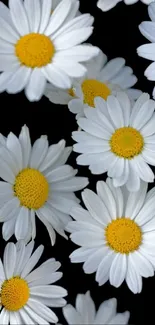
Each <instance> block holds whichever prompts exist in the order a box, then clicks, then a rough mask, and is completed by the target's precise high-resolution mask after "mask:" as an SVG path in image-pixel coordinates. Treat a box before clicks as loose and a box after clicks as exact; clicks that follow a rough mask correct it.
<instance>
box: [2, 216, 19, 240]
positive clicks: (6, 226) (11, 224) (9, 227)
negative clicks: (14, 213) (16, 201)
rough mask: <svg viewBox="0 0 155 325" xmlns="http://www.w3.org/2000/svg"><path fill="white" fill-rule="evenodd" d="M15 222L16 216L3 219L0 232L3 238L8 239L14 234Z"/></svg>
mask: <svg viewBox="0 0 155 325" xmlns="http://www.w3.org/2000/svg"><path fill="white" fill-rule="evenodd" d="M15 223H16V218H12V219H10V220H8V221H5V222H4V223H3V227H2V234H3V238H4V240H6V241H8V240H9V239H10V237H11V236H12V235H13V234H14V232H15Z"/></svg>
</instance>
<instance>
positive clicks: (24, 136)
mask: <svg viewBox="0 0 155 325" xmlns="http://www.w3.org/2000/svg"><path fill="white" fill-rule="evenodd" d="M19 141H20V145H21V150H22V160H23V168H26V167H27V165H28V163H29V158H30V153H31V139H30V134H29V129H28V127H27V126H26V125H24V126H23V127H22V130H21V133H20V135H19Z"/></svg>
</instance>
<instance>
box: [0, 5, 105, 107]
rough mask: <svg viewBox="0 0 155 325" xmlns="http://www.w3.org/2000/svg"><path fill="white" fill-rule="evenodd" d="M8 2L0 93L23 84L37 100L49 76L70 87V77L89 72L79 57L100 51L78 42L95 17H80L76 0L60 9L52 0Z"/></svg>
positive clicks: (0, 22)
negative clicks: (77, 15)
mask: <svg viewBox="0 0 155 325" xmlns="http://www.w3.org/2000/svg"><path fill="white" fill-rule="evenodd" d="M9 7H10V8H9V9H8V8H7V7H6V6H5V5H4V4H3V3H1V2H0V26H1V28H0V71H1V72H2V73H1V75H0V92H2V91H4V90H6V91H7V92H8V93H11V94H15V93H18V92H20V91H22V90H23V89H25V94H26V96H27V98H28V99H29V100H30V101H37V100H40V98H41V97H42V95H43V93H44V90H45V87H46V83H47V81H49V82H50V83H52V84H53V85H54V86H56V87H60V88H70V87H71V78H72V77H81V76H83V75H84V74H85V72H86V68H85V67H84V66H83V64H81V63H79V62H84V61H87V60H89V59H90V58H92V57H93V56H95V55H97V54H98V51H99V50H98V48H96V47H93V46H90V45H86V44H84V45H83V44H82V45H80V44H81V43H83V42H84V41H85V40H86V39H87V38H88V37H89V36H90V35H91V33H92V30H93V28H92V23H93V20H94V19H93V17H92V16H90V15H89V14H85V15H80V16H79V17H76V14H77V12H78V8H79V1H76V0H74V1H73V0H62V1H60V3H59V4H58V5H57V6H56V9H54V8H53V7H52V0H42V1H40V0H24V1H23V0H10V1H9ZM53 9H54V10H53ZM52 10H53V11H52ZM51 13H52V14H51Z"/></svg>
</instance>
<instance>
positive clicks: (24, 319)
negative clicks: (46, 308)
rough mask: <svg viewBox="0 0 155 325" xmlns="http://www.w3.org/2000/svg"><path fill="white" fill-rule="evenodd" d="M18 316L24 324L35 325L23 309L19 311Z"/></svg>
mask: <svg viewBox="0 0 155 325" xmlns="http://www.w3.org/2000/svg"><path fill="white" fill-rule="evenodd" d="M19 315H20V317H21V319H22V322H23V323H24V324H30V325H34V324H35V321H34V320H33V319H32V318H31V317H30V316H29V315H28V313H27V311H25V308H22V309H20V310H19Z"/></svg>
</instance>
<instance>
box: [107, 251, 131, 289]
mask: <svg viewBox="0 0 155 325" xmlns="http://www.w3.org/2000/svg"><path fill="white" fill-rule="evenodd" d="M126 271H127V257H126V255H125V254H124V255H122V254H116V256H115V258H114V260H113V262H112V265H111V268H110V283H111V284H112V285H113V286H115V287H116V288H118V287H119V286H120V285H121V284H122V282H123V281H124V279H125V276H126Z"/></svg>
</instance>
